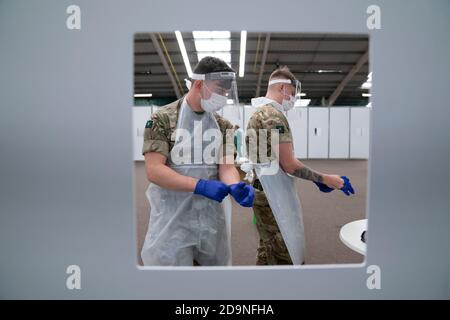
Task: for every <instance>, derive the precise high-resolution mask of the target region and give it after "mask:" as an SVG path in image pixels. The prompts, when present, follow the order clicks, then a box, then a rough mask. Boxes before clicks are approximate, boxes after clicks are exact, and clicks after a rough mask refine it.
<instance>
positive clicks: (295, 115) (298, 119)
mask: <svg viewBox="0 0 450 320" xmlns="http://www.w3.org/2000/svg"><path fill="white" fill-rule="evenodd" d="M287 119H288V121H289V127H291V131H292V137H293V139H294V144H293V146H294V152H295V157H296V158H302V159H305V158H306V157H307V156H308V149H307V148H308V108H304V107H303V108H302V107H295V108H293V109H291V110H289V111H288V112H287Z"/></svg>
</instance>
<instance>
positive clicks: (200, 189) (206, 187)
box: [194, 179, 230, 202]
mask: <svg viewBox="0 0 450 320" xmlns="http://www.w3.org/2000/svg"><path fill="white" fill-rule="evenodd" d="M229 192H230V187H228V186H227V185H226V184H225V183H223V182H222V181H219V180H204V179H200V180H198V182H197V184H196V186H195V190H194V194H200V195H202V196H205V197H207V198H209V199H212V200H215V201H217V202H222V200H223V198H225V197H226V196H227V195H228V193H229Z"/></svg>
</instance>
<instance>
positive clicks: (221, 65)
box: [194, 56, 235, 74]
mask: <svg viewBox="0 0 450 320" xmlns="http://www.w3.org/2000/svg"><path fill="white" fill-rule="evenodd" d="M211 72H235V71H234V70H233V69H231V67H230V66H229V65H228V64H226V62H225V61H223V60H221V59H219V58H216V57H210V56H207V57H204V58H203V59H202V60H200V61H199V62H198V63H197V65H196V66H195V68H194V73H198V74H206V73H211Z"/></svg>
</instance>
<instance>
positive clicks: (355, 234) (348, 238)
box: [339, 219, 367, 255]
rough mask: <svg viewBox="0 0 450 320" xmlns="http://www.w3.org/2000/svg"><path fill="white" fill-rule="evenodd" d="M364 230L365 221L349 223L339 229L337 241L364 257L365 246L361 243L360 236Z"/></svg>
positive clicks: (365, 226)
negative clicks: (339, 240)
mask: <svg viewBox="0 0 450 320" xmlns="http://www.w3.org/2000/svg"><path fill="white" fill-rule="evenodd" d="M364 230H367V219H362V220H356V221H352V222H349V223H347V224H346V225H344V226H343V227H342V228H341V231H340V232H339V239H341V241H342V242H343V243H344V244H345V245H346V246H347V247H349V248H350V249H352V250H354V251H356V252H358V253H360V254H362V255H365V254H366V244H365V243H364V242H362V241H361V234H362V233H363V231H364ZM366 239H367V232H366Z"/></svg>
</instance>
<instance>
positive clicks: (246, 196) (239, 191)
mask: <svg viewBox="0 0 450 320" xmlns="http://www.w3.org/2000/svg"><path fill="white" fill-rule="evenodd" d="M230 194H231V195H232V196H233V198H234V199H235V200H236V201H237V202H238V203H239V204H240V205H241V206H243V207H251V206H252V205H253V200H254V198H255V189H253V187H252V186H249V185H246V184H245V182H239V183H236V184H232V185H230Z"/></svg>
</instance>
